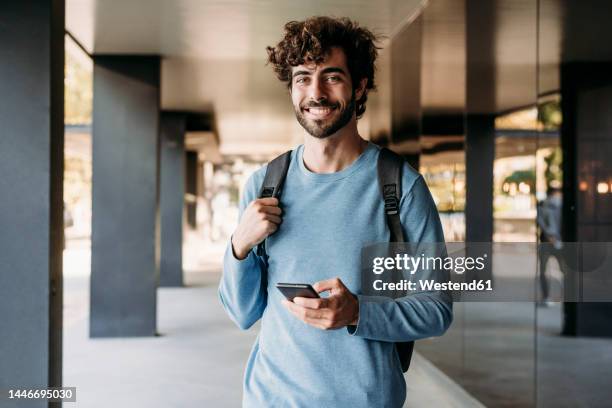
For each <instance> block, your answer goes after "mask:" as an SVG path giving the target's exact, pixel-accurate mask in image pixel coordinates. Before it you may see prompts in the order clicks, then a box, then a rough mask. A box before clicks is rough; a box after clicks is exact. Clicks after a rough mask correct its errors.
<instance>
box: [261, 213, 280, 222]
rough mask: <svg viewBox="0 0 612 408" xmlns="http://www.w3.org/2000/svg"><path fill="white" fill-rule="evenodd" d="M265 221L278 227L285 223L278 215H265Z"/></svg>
mask: <svg viewBox="0 0 612 408" xmlns="http://www.w3.org/2000/svg"><path fill="white" fill-rule="evenodd" d="M263 219H264V220H268V221H270V222H273V223H275V224H277V225H278V224H280V223H281V222H283V220H282V218H281V217H279V216H278V215H273V214H264V216H263Z"/></svg>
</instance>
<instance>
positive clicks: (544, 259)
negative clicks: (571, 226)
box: [536, 187, 565, 307]
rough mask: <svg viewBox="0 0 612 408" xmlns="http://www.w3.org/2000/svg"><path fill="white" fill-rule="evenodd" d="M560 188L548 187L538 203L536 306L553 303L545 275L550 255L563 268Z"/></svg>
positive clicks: (545, 305)
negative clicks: (537, 298) (538, 286)
mask: <svg viewBox="0 0 612 408" xmlns="http://www.w3.org/2000/svg"><path fill="white" fill-rule="evenodd" d="M561 205H562V199H561V189H560V188H557V187H548V190H547V192H546V199H544V200H543V201H542V202H540V203H539V204H538V215H537V218H536V221H537V224H538V226H539V227H540V243H542V244H543V245H539V246H538V257H539V260H540V270H539V272H540V288H541V290H542V298H541V299H540V300H539V301H538V303H537V304H538V306H542V307H547V306H551V305H553V303H552V302H551V301H550V299H549V292H550V290H549V284H548V277H547V275H546V265H547V264H548V260H549V259H550V257H551V256H553V257H555V258H556V259H557V263H558V264H559V267H560V269H561V271H564V270H565V262H564V260H563V256H562V254H563V251H562V249H563V242H562V240H561Z"/></svg>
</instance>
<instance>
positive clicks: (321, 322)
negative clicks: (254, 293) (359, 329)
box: [283, 278, 359, 330]
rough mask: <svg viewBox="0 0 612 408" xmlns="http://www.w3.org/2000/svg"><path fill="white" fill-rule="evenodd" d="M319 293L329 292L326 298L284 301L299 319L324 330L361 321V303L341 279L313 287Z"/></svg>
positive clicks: (321, 282)
mask: <svg viewBox="0 0 612 408" xmlns="http://www.w3.org/2000/svg"><path fill="white" fill-rule="evenodd" d="M312 287H313V288H314V290H316V291H317V292H318V293H321V292H326V291H329V296H328V297H325V298H317V299H312V298H305V297H296V298H294V299H293V302H290V301H288V300H284V301H283V305H284V306H285V307H286V308H287V309H289V311H290V312H291V313H293V314H294V315H295V316H296V317H297V318H298V319H300V320H302V321H304V322H305V323H308V324H309V325H311V326H314V327H316V328H319V329H322V330H330V329H339V328H341V327H345V326H348V325H356V324H357V321H358V320H359V301H358V300H357V296H355V295H353V294H352V293H351V292H350V291H349V290H348V289H347V287H346V286H344V284H343V283H342V281H341V280H340V278H334V279H328V280H324V281H320V282H317V283H315V284H314V285H312Z"/></svg>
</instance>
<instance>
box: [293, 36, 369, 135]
mask: <svg viewBox="0 0 612 408" xmlns="http://www.w3.org/2000/svg"><path fill="white" fill-rule="evenodd" d="M361 88H363V86H362V87H361ZM357 93H358V95H356V91H355V90H354V89H353V86H352V81H351V76H350V73H349V70H348V67H347V64H346V55H345V54H344V51H342V49H340V48H338V47H334V48H332V49H331V51H330V53H329V54H328V56H327V58H326V59H325V60H324V61H323V62H321V63H320V64H314V63H312V64H304V65H298V66H297V67H293V70H292V75H291V100H292V102H293V108H294V110H295V116H296V118H297V120H298V122H299V123H300V125H302V127H303V128H304V129H305V130H306V131H307V132H308V133H309V134H311V135H312V136H314V137H316V138H319V139H323V138H326V137H328V136H331V135H333V134H334V133H336V132H337V131H338V130H340V129H342V128H343V127H344V126H346V125H347V123H349V122H350V121H351V120H355V100H356V97H357V99H358V98H359V97H360V96H361V93H362V90H357Z"/></svg>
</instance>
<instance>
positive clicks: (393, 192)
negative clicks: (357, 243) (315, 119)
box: [378, 148, 414, 372]
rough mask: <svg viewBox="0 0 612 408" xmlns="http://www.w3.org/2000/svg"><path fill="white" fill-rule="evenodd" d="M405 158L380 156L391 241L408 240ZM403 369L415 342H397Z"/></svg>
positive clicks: (388, 152)
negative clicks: (403, 216)
mask: <svg viewBox="0 0 612 408" xmlns="http://www.w3.org/2000/svg"><path fill="white" fill-rule="evenodd" d="M403 167H404V159H403V158H402V157H401V156H400V155H398V154H396V153H394V152H392V151H391V150H389V149H386V148H382V149H381V150H380V155H379V156H378V185H379V186H380V192H381V194H382V197H383V200H384V202H385V219H386V220H387V226H388V227H389V231H390V233H391V236H390V239H389V241H390V242H407V239H406V236H405V235H404V230H403V229H402V222H401V220H400V214H399V203H400V200H401V198H402V168H403ZM395 349H396V350H397V354H398V355H399V359H400V362H401V365H402V371H403V372H406V371H408V368H409V367H410V359H411V358H412V352H413V350H414V342H413V341H410V342H402V343H395Z"/></svg>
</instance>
